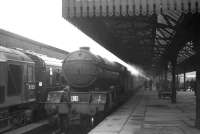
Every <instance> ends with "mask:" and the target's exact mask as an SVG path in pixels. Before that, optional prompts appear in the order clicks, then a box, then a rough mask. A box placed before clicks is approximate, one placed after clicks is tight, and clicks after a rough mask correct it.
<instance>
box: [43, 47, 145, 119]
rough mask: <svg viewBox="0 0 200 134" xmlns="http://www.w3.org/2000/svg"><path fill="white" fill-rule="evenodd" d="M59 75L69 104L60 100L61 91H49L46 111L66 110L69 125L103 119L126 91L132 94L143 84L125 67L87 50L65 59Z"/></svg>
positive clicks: (71, 54) (76, 52)
mask: <svg viewBox="0 0 200 134" xmlns="http://www.w3.org/2000/svg"><path fill="white" fill-rule="evenodd" d="M62 74H63V75H64V78H65V80H66V82H67V85H68V86H70V91H69V92H70V93H69V94H70V99H66V100H70V101H69V102H65V101H64V102H63V101H62V100H65V99H62V97H63V95H62V94H63V92H61V91H59V92H56V91H53V92H49V94H48V99H47V106H46V109H47V111H53V110H52V108H54V109H55V110H56V108H57V107H59V106H61V105H63V106H66V107H68V109H69V110H67V111H66V114H68V115H69V117H72V119H70V118H69V122H70V121H71V122H73V120H74V119H76V120H80V123H81V121H82V119H87V120H88V121H89V123H93V122H94V120H95V117H102V116H104V115H105V114H106V113H108V112H109V111H111V110H112V109H113V108H114V107H115V106H116V105H117V104H119V102H120V100H121V98H124V95H125V94H126V93H127V92H129V91H132V92H135V91H136V90H135V89H137V87H139V86H141V85H142V83H143V82H142V81H143V80H142V79H141V78H139V77H135V76H133V75H132V74H131V73H130V72H129V71H128V70H127V68H126V67H125V66H123V65H121V64H120V63H117V62H110V61H108V60H107V59H105V58H102V57H100V56H97V55H94V54H92V53H91V52H90V51H89V48H87V47H83V48H81V49H80V50H78V51H75V52H72V53H69V54H68V55H67V56H66V58H65V59H64V61H63V64H62ZM129 93H130V92H129ZM126 99H128V98H126ZM66 103H67V104H66ZM50 105H51V106H50Z"/></svg>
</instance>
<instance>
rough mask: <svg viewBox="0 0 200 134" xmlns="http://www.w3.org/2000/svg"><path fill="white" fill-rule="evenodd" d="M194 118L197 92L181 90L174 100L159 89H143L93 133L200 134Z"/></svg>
mask: <svg viewBox="0 0 200 134" xmlns="http://www.w3.org/2000/svg"><path fill="white" fill-rule="evenodd" d="M194 122H195V96H194V93H192V92H178V94H177V104H171V101H170V100H169V99H158V95H157V92H156V91H140V92H139V93H137V94H136V95H135V96H134V97H132V98H131V99H130V100H129V101H128V102H127V103H125V104H124V105H122V106H121V107H120V108H119V109H118V110H116V111H115V112H114V113H112V114H111V115H110V116H108V117H106V119H104V120H103V121H102V122H101V123H100V124H99V125H97V126H96V127H95V128H94V129H92V130H91V131H90V132H89V134H200V130H198V129H196V128H195V127H194Z"/></svg>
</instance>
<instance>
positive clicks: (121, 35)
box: [63, 0, 200, 72]
mask: <svg viewBox="0 0 200 134" xmlns="http://www.w3.org/2000/svg"><path fill="white" fill-rule="evenodd" d="M199 12H200V1H199V0H63V17H64V18H65V19H66V20H68V21H70V22H71V23H72V24H74V25H76V26H77V27H78V28H79V29H80V30H82V31H83V32H84V33H86V34H87V35H89V36H90V37H92V38H93V39H94V40H96V41H97V42H98V43H100V44H101V45H102V46H103V47H105V48H106V49H108V50H110V51H111V52H112V53H114V54H115V55H117V56H118V57H120V58H121V59H123V60H125V61H126V62H129V63H132V64H135V65H137V66H140V67H141V68H142V69H144V70H146V71H148V72H151V71H152V70H154V71H155V70H158V69H160V68H161V66H162V64H164V63H163V62H165V61H166V60H169V59H173V57H174V58H177V62H178V63H181V62H183V61H184V60H185V59H187V58H189V57H190V56H192V55H193V54H195V52H194V49H193V48H196V47H193V46H197V45H192V46H191V45H187V44H188V42H190V41H192V40H194V39H193V38H191V37H192V36H193V35H194V33H195V32H194V29H195V28H196V27H198V26H197V22H198V21H197V22H195V21H196V19H197V18H199V15H198V14H199ZM190 25H192V26H190ZM191 29H192V30H191ZM197 29H198V28H197ZM187 33H189V34H191V36H187ZM184 34H185V35H184ZM197 42H198V41H197ZM194 44H198V43H194ZM188 51H189V52H188Z"/></svg>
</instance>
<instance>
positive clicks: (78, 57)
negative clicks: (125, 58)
mask: <svg viewBox="0 0 200 134" xmlns="http://www.w3.org/2000/svg"><path fill="white" fill-rule="evenodd" d="M62 70H63V74H64V77H65V79H66V81H67V82H68V84H69V85H70V86H71V88H72V89H73V90H76V91H89V90H90V91H92V90H99V91H105V90H108V89H109V87H111V86H116V85H120V86H122V82H121V81H120V80H122V79H121V77H123V75H124V72H125V71H126V68H125V67H124V66H122V65H121V64H119V63H116V62H110V61H108V60H106V59H104V58H102V57H100V56H96V55H94V54H92V53H91V52H90V51H89V50H88V48H85V47H84V48H81V49H80V50H79V51H75V52H73V53H70V54H69V55H67V57H66V58H65V60H64V62H63V65H62Z"/></svg>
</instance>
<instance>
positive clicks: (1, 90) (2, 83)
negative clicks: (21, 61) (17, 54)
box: [0, 62, 6, 104]
mask: <svg viewBox="0 0 200 134" xmlns="http://www.w3.org/2000/svg"><path fill="white" fill-rule="evenodd" d="M0 74H1V75H0V104H1V103H4V101H5V90H6V65H5V63H4V62H0Z"/></svg>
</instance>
